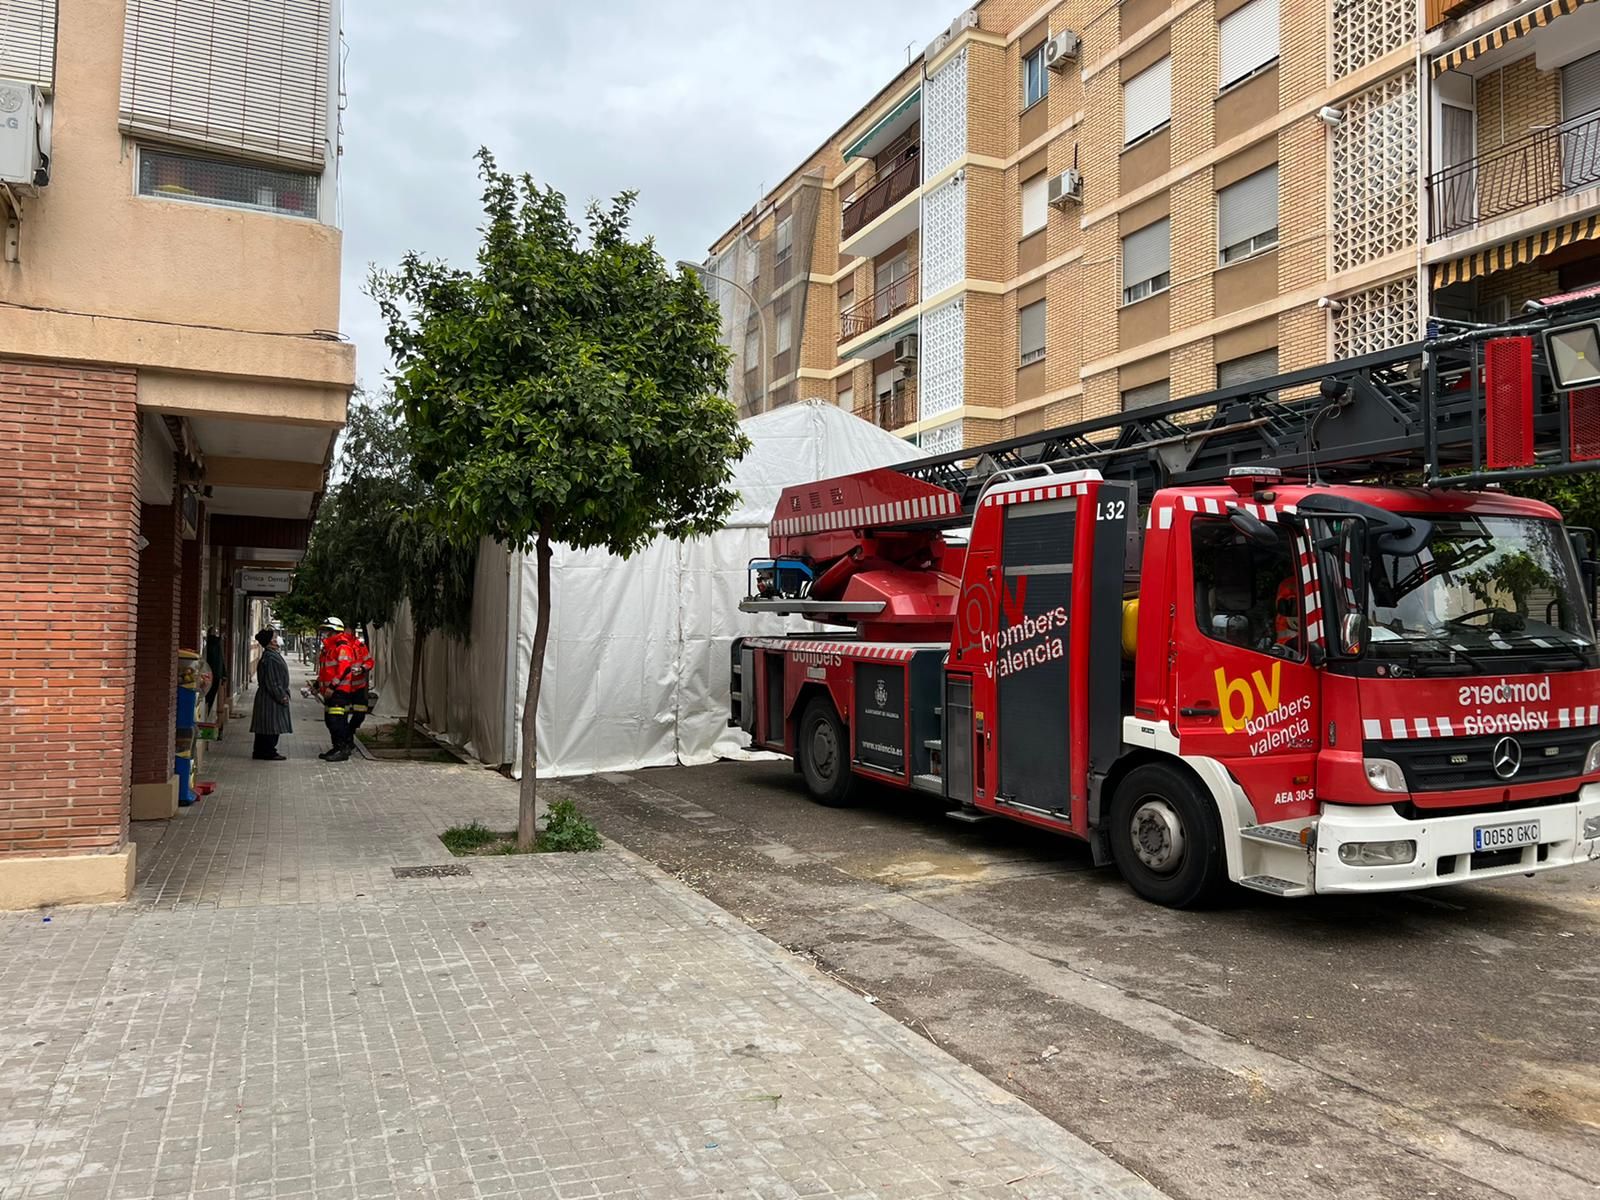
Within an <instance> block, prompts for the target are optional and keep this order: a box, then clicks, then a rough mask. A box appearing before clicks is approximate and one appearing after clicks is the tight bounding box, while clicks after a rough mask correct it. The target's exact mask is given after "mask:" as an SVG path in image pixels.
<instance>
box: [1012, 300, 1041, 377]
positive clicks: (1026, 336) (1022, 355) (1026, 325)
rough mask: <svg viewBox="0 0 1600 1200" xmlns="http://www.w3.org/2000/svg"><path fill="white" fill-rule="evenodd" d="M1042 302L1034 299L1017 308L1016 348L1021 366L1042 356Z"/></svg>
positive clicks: (1036, 360)
mask: <svg viewBox="0 0 1600 1200" xmlns="http://www.w3.org/2000/svg"><path fill="white" fill-rule="evenodd" d="M1044 304H1045V302H1044V301H1043V300H1036V301H1034V302H1033V303H1032V304H1030V305H1028V306H1027V307H1026V308H1019V309H1017V350H1018V359H1019V360H1020V363H1021V365H1022V366H1024V367H1025V366H1027V365H1028V364H1029V363H1032V362H1038V361H1039V360H1040V359H1041V358H1043V357H1044Z"/></svg>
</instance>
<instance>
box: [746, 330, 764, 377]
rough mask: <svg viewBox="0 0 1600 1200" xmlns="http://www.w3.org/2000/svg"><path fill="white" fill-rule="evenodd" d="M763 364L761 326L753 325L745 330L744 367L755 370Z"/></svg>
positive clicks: (747, 369)
mask: <svg viewBox="0 0 1600 1200" xmlns="http://www.w3.org/2000/svg"><path fill="white" fill-rule="evenodd" d="M760 365H761V326H759V325H752V326H750V328H748V329H746V330H745V331H744V369H745V370H746V371H754V370H755V369H756V368H757V367H759V366H760Z"/></svg>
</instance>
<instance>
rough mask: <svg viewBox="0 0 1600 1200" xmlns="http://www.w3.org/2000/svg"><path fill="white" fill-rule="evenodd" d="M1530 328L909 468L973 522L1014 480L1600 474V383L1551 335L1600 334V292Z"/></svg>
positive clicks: (1457, 479) (1365, 360) (1489, 332)
mask: <svg viewBox="0 0 1600 1200" xmlns="http://www.w3.org/2000/svg"><path fill="white" fill-rule="evenodd" d="M1529 309H1530V311H1529V312H1527V313H1526V314H1525V315H1524V318H1523V319H1522V320H1520V321H1518V322H1516V323H1514V324H1510V325H1503V326H1494V327H1483V328H1465V329H1461V330H1460V331H1454V330H1452V331H1450V332H1448V333H1441V332H1436V330H1435V329H1434V328H1432V327H1430V333H1434V334H1435V336H1432V337H1430V338H1429V339H1428V340H1426V341H1422V342H1414V343H1411V344H1409V345H1406V346H1401V347H1398V348H1397V349H1394V350H1387V351H1383V352H1381V353H1377V354H1368V355H1365V356H1363V357H1360V358H1351V359H1344V360H1342V361H1339V362H1333V363H1328V364H1325V365H1321V366H1316V367H1308V368H1305V369H1303V370H1299V371H1289V372H1286V373H1284V374H1281V375H1275V376H1272V377H1270V378H1265V379H1258V380H1254V381H1252V382H1250V383H1244V384H1238V385H1235V386H1232V387H1225V388H1218V389H1216V390H1214V391H1210V392H1204V393H1201V394H1199V395H1195V396H1190V397H1187V398H1185V399H1181V400H1174V401H1170V402H1168V403H1166V404H1158V405H1151V406H1149V407H1147V408H1138V409H1133V410H1130V411H1125V412H1118V413H1112V414H1109V415H1107V416H1103V417H1095V418H1092V419H1090V420H1087V421H1079V422H1077V423H1075V424H1072V425H1064V426H1062V427H1060V428H1057V429H1051V430H1046V431H1044V432H1041V433H1034V434H1029V435H1027V436H1025V437H1017V438H1011V439H1009V440H1006V441H999V442H991V443H989V444H988V445H984V446H977V447H972V448H970V449H966V450H958V451H955V452H953V453H949V454H942V455H937V456H934V457H930V458H923V459H918V460H915V461H913V462H909V463H904V464H901V465H899V466H897V467H896V468H895V470H897V471H899V472H900V473H901V474H904V475H908V476H911V477H912V478H915V479H920V480H922V481H924V482H927V483H931V484H936V485H938V486H940V487H944V488H948V489H950V490H951V491H953V492H955V493H956V494H957V495H959V496H960V497H961V501H962V510H963V511H962V515H961V516H955V517H952V518H950V519H949V520H946V521H939V520H932V521H924V522H918V523H919V524H949V523H954V522H955V521H959V520H962V519H964V518H965V519H970V516H971V513H972V510H973V507H974V506H975V505H976V503H977V501H978V499H979V497H980V496H981V495H982V493H983V490H984V489H985V488H986V487H987V486H989V485H990V484H992V483H994V482H998V481H1000V480H1002V479H1007V478H1017V477H1023V476H1026V475H1028V474H1032V473H1043V472H1045V471H1070V470H1081V469H1086V468H1092V469H1094V470H1097V471H1099V472H1100V473H1101V475H1103V476H1104V477H1105V478H1107V479H1125V480H1130V481H1132V482H1133V483H1134V484H1135V485H1136V489H1137V492H1138V495H1139V498H1140V499H1141V501H1143V500H1148V498H1149V496H1150V495H1151V493H1152V492H1154V491H1155V490H1156V489H1158V488H1162V487H1171V486H1182V485H1185V484H1202V483H1214V482H1216V481H1217V480H1219V479H1222V478H1224V477H1225V476H1226V475H1227V473H1228V472H1229V471H1230V470H1232V469H1234V468H1237V467H1274V468H1277V469H1279V470H1281V471H1283V472H1284V473H1285V474H1294V475H1302V476H1304V477H1306V478H1308V479H1310V480H1312V481H1314V482H1326V483H1336V482H1356V481H1377V480H1383V481H1410V482H1414V483H1425V484H1427V485H1429V486H1454V487H1481V486H1483V485H1485V484H1490V483H1499V482H1506V481H1511V480H1515V479H1520V478H1526V477H1531V476H1537V475H1550V474H1561V473H1568V472H1575V471H1586V470H1594V469H1597V468H1600V387H1589V388H1587V389H1578V390H1561V389H1559V388H1557V387H1556V386H1555V382H1554V381H1553V380H1552V377H1551V371H1550V367H1549V362H1548V359H1547V351H1546V342H1545V339H1544V335H1545V334H1546V333H1547V332H1549V331H1550V330H1551V329H1552V328H1555V329H1562V328H1567V327H1569V326H1571V325H1572V324H1573V323H1574V322H1577V323H1579V324H1582V323H1583V321H1584V320H1589V321H1594V322H1595V324H1596V328H1597V330H1600V296H1595V295H1588V294H1584V295H1580V296H1578V297H1576V298H1572V299H1567V298H1557V299H1556V300H1553V301H1547V302H1540V303H1535V304H1532V305H1530V306H1529Z"/></svg>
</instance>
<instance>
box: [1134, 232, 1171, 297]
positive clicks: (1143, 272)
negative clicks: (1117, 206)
mask: <svg viewBox="0 0 1600 1200" xmlns="http://www.w3.org/2000/svg"><path fill="white" fill-rule="evenodd" d="M1170 224H1171V222H1170V221H1169V220H1168V218H1166V217H1162V218H1161V220H1159V221H1157V222H1156V223H1155V224H1154V225H1146V226H1145V227H1144V228H1143V229H1141V230H1139V231H1138V232H1136V233H1130V234H1129V235H1128V236H1127V237H1125V238H1123V239H1122V286H1123V287H1125V288H1129V287H1132V286H1133V285H1134V284H1136V283H1143V282H1144V281H1145V280H1146V279H1154V278H1155V277H1156V276H1157V275H1160V274H1161V273H1162V272H1163V271H1167V270H1170V269H1171V267H1172V247H1171V244H1170V242H1169V240H1168V236H1167V233H1168V229H1169V228H1170Z"/></svg>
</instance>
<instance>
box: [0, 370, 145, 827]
mask: <svg viewBox="0 0 1600 1200" xmlns="http://www.w3.org/2000/svg"><path fill="white" fill-rule="evenodd" d="M0 452H3V453H4V454H5V457H6V462H7V468H8V469H7V470H5V471H3V472H0V574H3V575H4V576H5V579H6V582H7V588H8V591H9V592H10V595H9V596H8V598H7V602H6V604H4V605H0V723H3V727H4V731H5V736H4V737H3V738H0V855H24V856H26V855H58V854H68V853H90V852H95V851H105V850H113V849H116V848H117V847H119V846H121V845H122V844H123V842H124V841H125V840H126V837H127V814H128V809H127V788H128V776H129V758H130V738H131V724H130V713H131V709H130V708H129V705H128V693H129V690H130V688H131V686H132V682H133V637H134V629H133V623H134V600H135V594H136V588H137V569H138V568H137V560H138V554H137V550H136V545H137V543H136V541H135V537H136V525H137V523H138V481H139V435H138V414H137V410H136V405H135V379H134V375H133V373H132V372H131V371H116V370H107V369H99V368H94V367H84V368H65V367H56V366H47V365H44V364H38V363H31V362H0Z"/></svg>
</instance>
